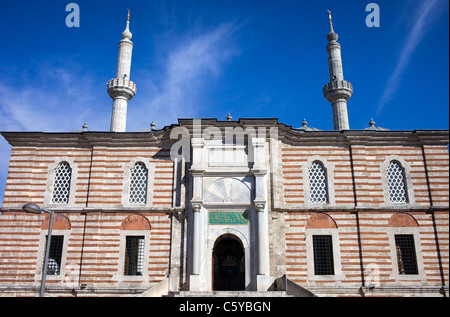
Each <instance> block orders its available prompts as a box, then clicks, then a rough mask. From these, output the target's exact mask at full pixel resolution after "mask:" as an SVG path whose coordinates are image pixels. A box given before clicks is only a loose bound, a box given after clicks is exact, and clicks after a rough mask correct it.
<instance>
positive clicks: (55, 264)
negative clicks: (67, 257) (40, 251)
mask: <svg viewBox="0 0 450 317" xmlns="http://www.w3.org/2000/svg"><path fill="white" fill-rule="evenodd" d="M47 241H48V236H46V240H45V242H46V243H45V252H46V251H47ZM63 245H64V236H52V240H51V241H50V252H49V255H48V262H47V275H60V274H61V259H62V251H63ZM44 254H45V253H44Z"/></svg>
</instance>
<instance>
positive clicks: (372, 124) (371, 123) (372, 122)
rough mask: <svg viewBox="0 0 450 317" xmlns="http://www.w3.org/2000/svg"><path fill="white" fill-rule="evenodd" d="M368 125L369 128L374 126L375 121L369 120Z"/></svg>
mask: <svg viewBox="0 0 450 317" xmlns="http://www.w3.org/2000/svg"><path fill="white" fill-rule="evenodd" d="M369 125H370V126H371V127H374V126H375V121H373V119H370V122H369Z"/></svg>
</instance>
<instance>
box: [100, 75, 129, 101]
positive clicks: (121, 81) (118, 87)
mask: <svg viewBox="0 0 450 317" xmlns="http://www.w3.org/2000/svg"><path fill="white" fill-rule="evenodd" d="M107 89H108V94H109V96H110V97H111V98H113V99H114V98H117V97H125V98H127V99H128V100H131V99H132V98H133V97H134V95H135V94H136V84H135V83H134V82H132V81H131V80H129V79H128V78H126V77H123V78H114V79H111V80H110V81H109V82H108V85H107Z"/></svg>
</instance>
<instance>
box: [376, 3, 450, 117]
mask: <svg viewBox="0 0 450 317" xmlns="http://www.w3.org/2000/svg"><path fill="white" fill-rule="evenodd" d="M443 1H444V2H445V1H447V0H443ZM418 3H419V5H418V6H417V11H416V13H415V15H414V17H413V18H411V19H409V21H411V22H412V23H414V25H413V27H412V28H411V31H410V32H409V34H408V36H407V38H406V40H405V42H404V44H403V46H402V48H401V51H400V57H399V60H398V62H397V65H396V67H395V69H394V72H393V73H392V75H391V77H390V78H389V80H388V81H387V83H386V86H385V89H384V91H383V94H382V96H381V99H380V101H379V103H378V111H377V113H378V114H380V113H381V112H382V110H383V108H384V107H385V106H386V105H387V104H389V102H390V101H391V100H392V98H393V97H394V95H395V93H396V92H397V90H398V88H399V85H400V83H401V80H402V75H403V72H404V71H405V69H406V68H407V66H408V64H409V62H410V61H411V57H412V55H413V54H414V52H415V50H416V48H417V47H418V46H419V44H420V43H421V40H422V38H423V37H424V36H425V34H426V32H427V31H428V27H429V25H430V24H431V22H432V20H433V19H434V18H435V15H436V12H437V9H439V7H440V6H439V4H440V3H442V0H422V1H418Z"/></svg>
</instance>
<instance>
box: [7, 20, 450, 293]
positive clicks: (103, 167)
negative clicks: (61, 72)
mask: <svg viewBox="0 0 450 317" xmlns="http://www.w3.org/2000/svg"><path fill="white" fill-rule="evenodd" d="M329 23H330V33H329V34H328V36H327V39H328V45H327V53H328V64H329V80H330V81H329V83H327V84H326V85H325V86H324V87H323V94H324V97H325V98H326V99H327V100H328V101H329V102H330V104H331V107H332V112H333V120H334V130H332V131H323V130H320V129H317V128H312V127H309V126H308V123H307V122H306V120H305V121H304V122H303V123H302V126H301V127H300V128H293V127H291V126H288V125H286V124H283V123H281V122H279V121H278V119H276V118H240V119H238V120H235V119H233V118H232V116H231V115H228V117H227V118H224V120H218V119H210V118H204V119H195V118H193V119H179V120H178V122H177V123H174V124H172V125H171V126H166V127H164V128H162V129H157V128H156V125H155V124H152V127H151V128H150V129H144V130H140V131H137V132H127V131H126V120H127V107H128V103H129V102H130V101H131V100H132V98H133V97H134V95H135V94H136V93H137V89H136V84H135V83H134V82H132V81H131V79H130V78H131V77H130V73H131V59H132V50H133V43H132V41H131V38H132V34H131V32H130V19H129V16H128V20H127V26H126V29H125V31H124V32H123V33H122V40H121V41H120V43H119V58H118V66H117V76H116V78H114V79H112V80H111V81H109V82H108V84H107V92H108V94H109V96H110V97H111V98H112V99H113V111H112V118H111V129H110V131H89V130H88V128H87V126H86V125H85V126H84V127H83V130H80V131H75V132H67V133H44V132H3V133H2V135H3V137H4V138H5V139H6V140H7V141H8V142H9V144H10V145H11V146H12V151H11V159H10V165H9V171H8V178H7V182H6V189H5V196H4V201H3V207H2V208H1V216H0V268H1V270H0V296H37V295H38V294H39V292H40V287H41V282H42V276H43V270H44V259H45V257H46V253H47V252H46V251H47V242H48V238H49V236H51V240H50V244H49V252H48V261H47V267H46V279H45V282H46V285H45V295H46V296H149V297H158V296H214V295H217V294H228V295H229V296H250V295H251V294H253V295H255V294H256V295H259V296H277V297H281V296H299V297H310V296H319V297H320V296H324V297H325V296H326V297H331V296H333V297H334V296H408V297H409V296H433V297H438V296H448V283H449V192H448V190H449V156H448V143H449V133H448V130H412V131H393V130H388V129H386V128H381V127H378V126H376V124H375V122H373V121H372V120H371V122H370V127H369V128H367V129H364V130H355V129H350V124H349V120H348V113H347V102H349V100H350V98H351V96H352V93H353V86H352V84H351V83H350V82H349V81H347V80H345V79H344V74H343V67H342V57H341V46H340V44H339V43H338V35H337V33H335V31H334V29H333V23H332V19H331V14H330V13H329ZM131 104H132V103H131ZM30 203H32V204H35V205H37V206H39V207H38V208H41V209H42V212H41V213H40V214H32V213H30V212H26V208H25V209H24V208H23V206H24V205H26V204H30ZM50 211H51V212H52V213H49V212H50ZM52 214H53V217H51V215H52ZM49 229H51V235H49Z"/></svg>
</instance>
